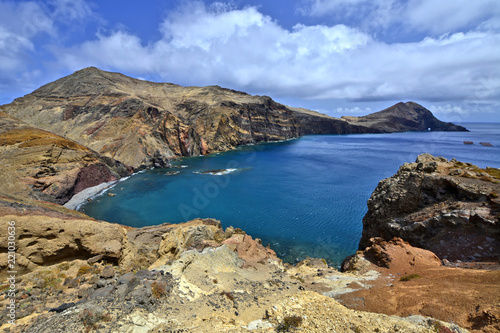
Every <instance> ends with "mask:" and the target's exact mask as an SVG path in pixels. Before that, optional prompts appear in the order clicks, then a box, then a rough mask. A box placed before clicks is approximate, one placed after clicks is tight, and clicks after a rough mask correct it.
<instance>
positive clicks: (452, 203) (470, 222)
mask: <svg viewBox="0 0 500 333" xmlns="http://www.w3.org/2000/svg"><path fill="white" fill-rule="evenodd" d="M372 237H382V238H383V239H384V240H386V241H388V240H391V239H392V238H393V237H400V238H402V239H404V240H405V241H408V242H409V243H410V244H411V245H413V246H416V247H421V248H424V249H427V250H430V251H432V252H434V253H435V254H437V255H438V257H440V258H441V259H447V260H449V261H457V260H459V261H493V262H499V260H500V171H499V170H498V169H495V168H486V169H481V168H479V167H477V166H474V165H472V164H470V163H463V162H459V161H456V160H454V159H453V160H451V161H448V160H446V159H445V158H442V157H433V156H431V155H429V154H423V155H420V156H419V157H418V158H417V160H416V161H415V163H405V164H404V165H403V166H401V168H400V169H399V170H398V172H397V173H396V174H395V175H394V176H392V177H390V178H387V179H384V180H382V181H381V182H380V183H379V184H378V186H377V188H376V189H375V191H374V192H373V194H372V196H371V197H370V199H369V201H368V212H367V214H366V215H365V217H364V218H363V234H362V238H361V241H360V244H359V249H360V250H363V249H364V248H365V247H367V246H368V245H369V244H370V238H372Z"/></svg>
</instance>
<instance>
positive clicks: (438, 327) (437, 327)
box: [432, 321, 453, 333]
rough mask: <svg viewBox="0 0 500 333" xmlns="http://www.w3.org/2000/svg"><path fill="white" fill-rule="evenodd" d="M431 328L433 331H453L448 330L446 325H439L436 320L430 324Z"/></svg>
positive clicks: (443, 332)
mask: <svg viewBox="0 0 500 333" xmlns="http://www.w3.org/2000/svg"><path fill="white" fill-rule="evenodd" d="M432 329H433V330H434V332H437V333H453V331H452V330H450V329H449V328H448V327H446V326H444V325H441V324H440V323H438V322H437V321H435V322H434V324H432Z"/></svg>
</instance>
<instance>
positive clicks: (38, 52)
mask: <svg viewBox="0 0 500 333" xmlns="http://www.w3.org/2000/svg"><path fill="white" fill-rule="evenodd" d="M87 66H96V67H99V68H101V69H104V70H109V71H117V72H121V73H124V74H126V75H129V76H133V77H137V78H141V79H146V80H151V81H158V82H172V83H176V84H180V85H185V86H188V85H196V86H202V85H213V84H217V85H220V86H223V87H228V88H232V89H237V90H242V91H246V92H248V93H251V94H258V95H268V96H271V97H272V98H273V99H275V100H276V101H278V102H281V103H284V104H288V105H291V106H297V107H305V108H309V109H313V110H317V111H320V112H324V113H327V114H330V115H333V116H341V115H364V114H367V113H370V112H374V111H378V110H381V109H383V108H385V107H388V106H390V105H392V104H394V103H396V102H399V101H410V100H412V101H415V102H418V103H421V104H422V105H424V106H425V107H427V108H429V109H430V110H431V111H433V112H434V114H435V115H436V116H437V117H438V118H440V119H442V120H445V121H454V122H461V121H464V122H465V121H497V122H500V1H498V0H474V1H470V0H468V1H465V0H440V1H435V0H404V1H395V0H288V1H277V0H260V1H259V0H233V1H180V0H168V1H167V0H164V1H161V0H147V1H138V0H137V1H123V0H120V1H118V0H102V1H82V0H46V1H4V0H0V103H1V104H3V103H10V102H11V101H12V100H13V99H14V98H17V97H20V96H23V95H25V94H28V93H30V92H31V91H33V90H34V89H36V88H38V87H39V86H41V85H43V84H45V83H48V82H51V81H53V80H55V79H57V78H59V77H61V76H65V75H68V74H71V73H72V72H74V71H76V70H79V69H81V68H84V67H87Z"/></svg>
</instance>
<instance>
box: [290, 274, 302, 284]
mask: <svg viewBox="0 0 500 333" xmlns="http://www.w3.org/2000/svg"><path fill="white" fill-rule="evenodd" d="M291 278H292V279H295V280H299V281H300V282H301V283H305V281H304V279H303V278H301V277H300V276H291Z"/></svg>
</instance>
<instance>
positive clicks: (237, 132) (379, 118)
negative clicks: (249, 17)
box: [0, 67, 465, 168]
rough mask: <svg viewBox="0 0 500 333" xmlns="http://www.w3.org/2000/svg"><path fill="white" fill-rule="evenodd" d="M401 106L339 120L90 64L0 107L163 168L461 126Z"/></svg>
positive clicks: (109, 152) (137, 163)
mask: <svg viewBox="0 0 500 333" xmlns="http://www.w3.org/2000/svg"><path fill="white" fill-rule="evenodd" d="M406 104H408V106H407V107H405V108H401V107H396V108H395V109H391V110H389V109H387V110H384V111H381V112H379V113H376V114H374V115H371V116H367V117H362V118H352V117H348V118H346V119H338V118H333V117H330V116H327V115H322V114H319V113H317V112H313V111H310V110H305V109H296V108H290V107H287V106H285V105H282V104H279V103H276V102H275V101H273V100H272V99H271V98H269V97H267V96H251V95H249V94H246V93H243V92H239V91H235V90H230V89H224V88H221V87H219V86H208V87H182V86H178V85H175V84H171V83H154V82H147V81H142V80H137V79H133V78H130V77H127V76H125V75H122V74H119V73H110V72H105V71H102V70H99V69H97V68H94V67H89V68H85V69H82V70H80V71H77V72H75V73H73V74H71V75H69V76H66V77H63V78H61V79H59V80H56V81H54V82H51V83H49V84H46V85H45V86H43V87H41V88H39V89H37V90H35V91H34V92H33V93H31V94H29V95H26V96H24V97H21V98H18V99H16V100H15V101H14V102H12V103H11V104H7V105H3V106H0V111H3V112H5V113H7V114H10V115H12V116H15V117H17V118H19V119H21V120H22V121H25V122H27V123H29V124H31V125H32V126H35V127H38V128H41V129H44V130H47V131H51V132H53V133H56V134H58V135H61V136H64V137H66V138H68V139H71V140H74V141H76V142H78V143H80V144H82V145H84V146H86V147H89V148H91V149H93V150H95V151H97V152H99V153H100V154H102V155H105V156H108V157H111V158H114V159H116V160H118V161H120V162H122V163H124V164H126V165H129V166H132V167H134V168H140V167H150V166H158V167H163V166H167V165H168V160H169V159H170V158H172V157H175V156H193V155H203V154H208V153H213V152H219V151H225V150H229V149H232V148H234V147H236V146H238V145H243V144H249V143H257V142H266V141H277V140H285V139H290V138H295V137H299V136H301V135H306V134H348V133H380V132H394V131H421V130H427V129H428V128H431V129H432V130H465V129H464V128H463V127H460V126H455V125H453V124H446V123H443V122H440V121H439V120H437V119H436V118H434V116H432V114H431V113H430V111H428V110H426V109H425V108H423V107H421V106H419V105H418V104H415V103H411V105H410V104H409V103H406ZM406 104H405V105H406ZM398 105H399V104H398ZM415 110H417V111H415ZM421 110H425V111H421ZM396 111H397V112H396ZM393 114H394V115H393ZM391 115H393V116H391Z"/></svg>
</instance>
